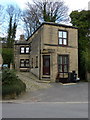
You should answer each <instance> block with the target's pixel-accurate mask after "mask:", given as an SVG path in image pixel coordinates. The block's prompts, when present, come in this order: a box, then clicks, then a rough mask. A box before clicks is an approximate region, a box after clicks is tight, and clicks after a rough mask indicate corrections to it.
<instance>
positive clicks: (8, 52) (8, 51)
mask: <svg viewBox="0 0 90 120" xmlns="http://www.w3.org/2000/svg"><path fill="white" fill-rule="evenodd" d="M2 57H3V64H8V66H9V67H10V63H13V61H14V60H13V48H3V49H2Z"/></svg>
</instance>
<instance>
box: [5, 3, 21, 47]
mask: <svg viewBox="0 0 90 120" xmlns="http://www.w3.org/2000/svg"><path fill="white" fill-rule="evenodd" d="M6 11H7V14H8V17H9V25H8V35H7V47H9V48H11V47H13V43H14V40H15V35H16V30H17V26H18V22H19V20H20V16H21V10H20V9H19V8H18V7H15V6H13V5H9V6H8V7H7V9H6Z"/></svg>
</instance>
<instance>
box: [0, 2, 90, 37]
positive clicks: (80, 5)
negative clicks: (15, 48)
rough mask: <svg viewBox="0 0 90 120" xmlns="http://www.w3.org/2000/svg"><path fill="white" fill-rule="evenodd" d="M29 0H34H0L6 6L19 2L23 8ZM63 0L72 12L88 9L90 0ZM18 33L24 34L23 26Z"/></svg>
mask: <svg viewBox="0 0 90 120" xmlns="http://www.w3.org/2000/svg"><path fill="white" fill-rule="evenodd" d="M28 1H29V2H32V1H33V0H0V4H1V5H4V6H5V5H7V4H11V3H12V4H17V5H18V6H19V7H20V8H21V9H24V8H25V3H26V2H28ZM57 1H59V0H57ZM62 1H64V2H65V5H67V6H68V7H69V14H70V13H71V12H72V11H73V10H88V2H89V1H90V0H62ZM17 33H18V34H17V36H19V35H20V34H23V33H24V31H23V28H22V29H21V28H20V29H18V31H17Z"/></svg>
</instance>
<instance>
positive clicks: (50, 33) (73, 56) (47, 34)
mask: <svg viewBox="0 0 90 120" xmlns="http://www.w3.org/2000/svg"><path fill="white" fill-rule="evenodd" d="M58 30H66V31H68V46H67V47H66V46H65V47H62V46H59V45H58ZM77 40H78V31H77V29H74V28H65V27H58V26H51V25H44V34H43V44H44V46H43V49H46V50H48V49H52V50H54V51H55V52H53V53H48V54H50V56H51V61H50V62H51V68H50V70H51V79H52V81H55V79H56V76H57V73H58V66H57V65H58V63H57V57H58V55H69V72H71V71H73V70H75V71H76V72H77V74H78V41H77Z"/></svg>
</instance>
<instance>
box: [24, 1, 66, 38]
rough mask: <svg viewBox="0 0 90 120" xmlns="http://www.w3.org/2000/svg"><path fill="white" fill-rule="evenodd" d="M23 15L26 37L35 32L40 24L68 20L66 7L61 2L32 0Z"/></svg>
mask: <svg viewBox="0 0 90 120" xmlns="http://www.w3.org/2000/svg"><path fill="white" fill-rule="evenodd" d="M26 5H27V9H26V10H25V11H24V14H23V21H24V23H25V26H26V27H25V28H26V29H25V30H26V32H27V33H28V35H27V36H30V34H31V33H32V32H33V31H34V30H36V28H37V27H38V26H39V25H40V24H41V23H42V22H57V23H60V22H62V21H67V20H68V14H67V12H68V7H67V6H66V5H65V4H64V2H63V1H50V0H33V4H31V3H29V2H28V3H27V4H26Z"/></svg>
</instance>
